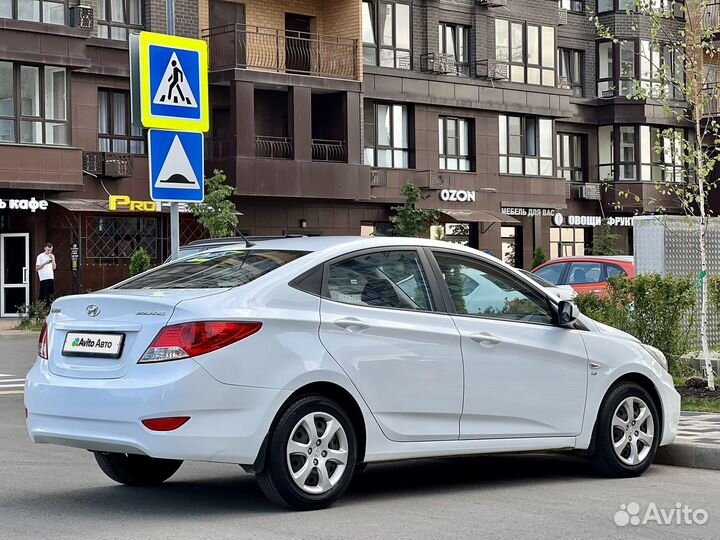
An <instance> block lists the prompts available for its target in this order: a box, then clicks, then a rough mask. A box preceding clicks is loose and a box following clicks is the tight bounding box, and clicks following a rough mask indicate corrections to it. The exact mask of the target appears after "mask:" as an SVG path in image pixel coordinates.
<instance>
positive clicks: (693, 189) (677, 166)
mask: <svg viewBox="0 0 720 540" xmlns="http://www.w3.org/2000/svg"><path fill="white" fill-rule="evenodd" d="M715 1H716V0H689V1H688V2H679V1H675V0H635V4H634V6H632V7H631V9H628V12H627V13H628V15H629V16H630V20H631V21H632V30H633V31H638V30H640V29H642V30H643V31H644V32H647V36H648V40H647V43H648V45H645V43H643V42H641V45H640V47H639V48H638V50H637V51H635V50H634V49H630V48H629V45H628V43H627V42H625V41H623V40H621V39H619V38H618V37H617V36H616V35H615V34H614V31H613V29H612V28H610V27H608V26H606V25H605V24H604V23H603V22H602V21H601V17H600V16H597V15H593V16H592V17H591V19H592V20H593V22H594V23H595V27H596V29H597V32H598V35H599V36H600V37H602V38H606V39H609V40H612V42H613V43H614V44H615V45H616V46H619V47H621V50H623V49H622V48H623V47H624V48H625V49H624V50H625V51H626V52H627V51H631V52H632V54H634V55H636V57H637V59H638V61H639V62H640V71H641V80H640V81H638V80H633V81H632V88H631V89H629V90H627V89H626V90H627V92H626V93H627V97H628V99H633V100H642V101H645V102H647V103H649V104H656V105H660V106H662V109H663V110H664V111H665V113H666V115H667V118H668V123H674V124H676V125H677V126H682V127H683V128H687V129H688V131H687V134H686V132H685V130H684V129H676V128H668V129H665V130H662V132H661V133H659V134H658V137H657V140H656V141H654V146H653V151H654V152H655V154H656V155H658V156H660V157H661V159H658V160H657V161H659V162H661V163H663V165H661V166H660V170H661V177H660V178H655V179H653V180H654V181H655V187H656V189H657V191H658V193H659V194H661V195H663V196H672V197H674V198H676V199H677V201H678V202H679V203H680V207H681V208H682V211H683V213H685V214H686V215H688V216H693V217H697V218H699V219H698V221H699V226H698V237H697V239H698V251H699V255H700V268H699V272H698V282H699V284H700V317H699V318H700V342H701V346H702V353H703V357H704V362H705V371H706V375H707V380H708V387H709V388H710V389H713V390H714V388H715V381H714V378H713V367H712V363H711V362H710V355H709V346H708V335H707V332H708V311H707V310H708V283H707V276H708V264H707V237H706V234H707V227H708V214H709V208H708V194H709V191H710V190H711V189H712V188H714V187H715V180H714V179H713V178H711V177H710V175H711V173H712V172H713V170H714V168H715V165H716V160H717V152H716V150H715V146H716V145H717V144H718V143H720V125H719V124H718V123H717V122H716V120H715V119H714V118H713V117H712V116H709V115H708V113H718V112H719V111H718V110H717V109H716V105H717V100H716V98H717V95H716V92H717V90H716V87H717V81H716V78H715V77H716V75H715V73H716V68H713V69H706V67H705V66H706V65H707V66H713V65H717V64H718V52H719V50H718V48H717V46H716V45H715V42H714V38H715V35H716V34H717V33H720V18H719V17H718V14H719V12H718V5H717V4H715V3H714V2H715ZM681 13H682V14H684V21H685V22H684V24H679V23H678V21H677V20H676V18H675V17H676V15H678V14H681ZM713 109H715V110H713ZM622 195H624V197H625V198H627V197H628V195H629V194H628V193H624V194H622ZM633 197H634V198H635V199H636V201H638V202H640V201H639V197H637V196H636V195H635V196H633ZM659 210H660V211H662V210H663V209H662V207H661V208H659Z"/></svg>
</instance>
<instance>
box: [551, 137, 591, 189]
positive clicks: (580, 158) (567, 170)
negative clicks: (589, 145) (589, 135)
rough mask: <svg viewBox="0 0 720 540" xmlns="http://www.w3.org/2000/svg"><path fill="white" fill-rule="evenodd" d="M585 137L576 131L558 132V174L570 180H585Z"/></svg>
mask: <svg viewBox="0 0 720 540" xmlns="http://www.w3.org/2000/svg"><path fill="white" fill-rule="evenodd" d="M584 157H585V137H584V136H583V135H577V134H575V133H558V134H557V169H558V172H557V175H558V176H559V177H560V178H564V179H565V180H569V181H570V182H584V181H585V174H584V172H583V171H584V170H585V167H584V163H585V159H584Z"/></svg>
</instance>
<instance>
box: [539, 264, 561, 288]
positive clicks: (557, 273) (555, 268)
mask: <svg viewBox="0 0 720 540" xmlns="http://www.w3.org/2000/svg"><path fill="white" fill-rule="evenodd" d="M566 266H567V263H555V264H548V265H547V266H543V267H542V268H540V269H539V270H536V271H535V272H533V274H535V275H536V276H540V277H541V278H543V279H545V280H547V281H549V282H550V283H552V284H553V285H557V284H558V283H560V279H561V278H562V275H563V272H564V271H565V267H566Z"/></svg>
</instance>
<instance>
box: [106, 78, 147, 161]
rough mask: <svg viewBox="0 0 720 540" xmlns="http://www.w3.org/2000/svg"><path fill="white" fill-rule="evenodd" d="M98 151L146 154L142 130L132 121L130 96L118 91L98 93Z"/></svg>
mask: <svg viewBox="0 0 720 540" xmlns="http://www.w3.org/2000/svg"><path fill="white" fill-rule="evenodd" d="M98 150H100V151H101V152H120V153H124V154H144V153H145V137H144V134H143V130H142V128H139V127H136V126H134V125H133V124H132V122H131V120H130V94H129V93H128V92H123V91H118V90H100V91H99V92H98Z"/></svg>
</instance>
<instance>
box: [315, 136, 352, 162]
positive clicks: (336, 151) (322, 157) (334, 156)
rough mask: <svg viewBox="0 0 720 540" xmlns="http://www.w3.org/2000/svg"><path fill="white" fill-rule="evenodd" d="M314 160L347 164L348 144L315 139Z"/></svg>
mask: <svg viewBox="0 0 720 540" xmlns="http://www.w3.org/2000/svg"><path fill="white" fill-rule="evenodd" d="M312 159H313V161H329V162H333V163H347V143H346V142H345V141H331V140H326V139H313V140H312Z"/></svg>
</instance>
